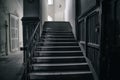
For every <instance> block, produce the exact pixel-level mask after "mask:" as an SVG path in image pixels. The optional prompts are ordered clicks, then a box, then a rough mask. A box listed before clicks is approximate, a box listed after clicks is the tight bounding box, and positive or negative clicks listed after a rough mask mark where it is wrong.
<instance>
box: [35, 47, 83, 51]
mask: <svg viewBox="0 0 120 80" xmlns="http://www.w3.org/2000/svg"><path fill="white" fill-rule="evenodd" d="M36 51H81V49H80V48H37V49H36Z"/></svg>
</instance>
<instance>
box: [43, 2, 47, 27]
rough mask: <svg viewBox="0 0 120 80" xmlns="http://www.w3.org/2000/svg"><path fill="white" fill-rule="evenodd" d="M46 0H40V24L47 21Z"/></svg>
mask: <svg viewBox="0 0 120 80" xmlns="http://www.w3.org/2000/svg"><path fill="white" fill-rule="evenodd" d="M47 3H48V1H47V0H42V25H43V24H44V22H45V21H47V14H48V8H47Z"/></svg>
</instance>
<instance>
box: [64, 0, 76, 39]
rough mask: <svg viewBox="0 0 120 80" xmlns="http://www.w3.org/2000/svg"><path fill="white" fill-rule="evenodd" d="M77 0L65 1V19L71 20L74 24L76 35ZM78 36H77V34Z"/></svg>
mask: <svg viewBox="0 0 120 80" xmlns="http://www.w3.org/2000/svg"><path fill="white" fill-rule="evenodd" d="M75 14H76V13H75V0H66V1H65V21H69V22H70V23H71V25H72V29H73V33H74V35H75V33H76V30H75ZM75 37H76V36H75Z"/></svg>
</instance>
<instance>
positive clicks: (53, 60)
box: [28, 22, 94, 80]
mask: <svg viewBox="0 0 120 80" xmlns="http://www.w3.org/2000/svg"><path fill="white" fill-rule="evenodd" d="M29 70H30V72H29V74H28V75H29V79H30V80H94V77H93V73H92V71H91V70H90V67H89V64H88V62H87V60H86V56H85V55H84V54H83V51H82V50H81V48H80V46H79V44H78V42H77V41H76V40H75V38H74V35H73V33H72V28H71V26H70V23H68V22H46V23H45V24H44V28H43V32H42V35H41V38H40V40H39V41H38V42H37V45H36V48H35V50H34V53H33V55H32V57H31V63H30V69H29Z"/></svg>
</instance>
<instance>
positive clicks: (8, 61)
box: [0, 51, 23, 80]
mask: <svg viewBox="0 0 120 80" xmlns="http://www.w3.org/2000/svg"><path fill="white" fill-rule="evenodd" d="M22 70H23V52H20V51H18V52H16V53H11V54H10V55H9V56H3V57H0V80H18V79H19V77H20V75H21V72H22Z"/></svg>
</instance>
